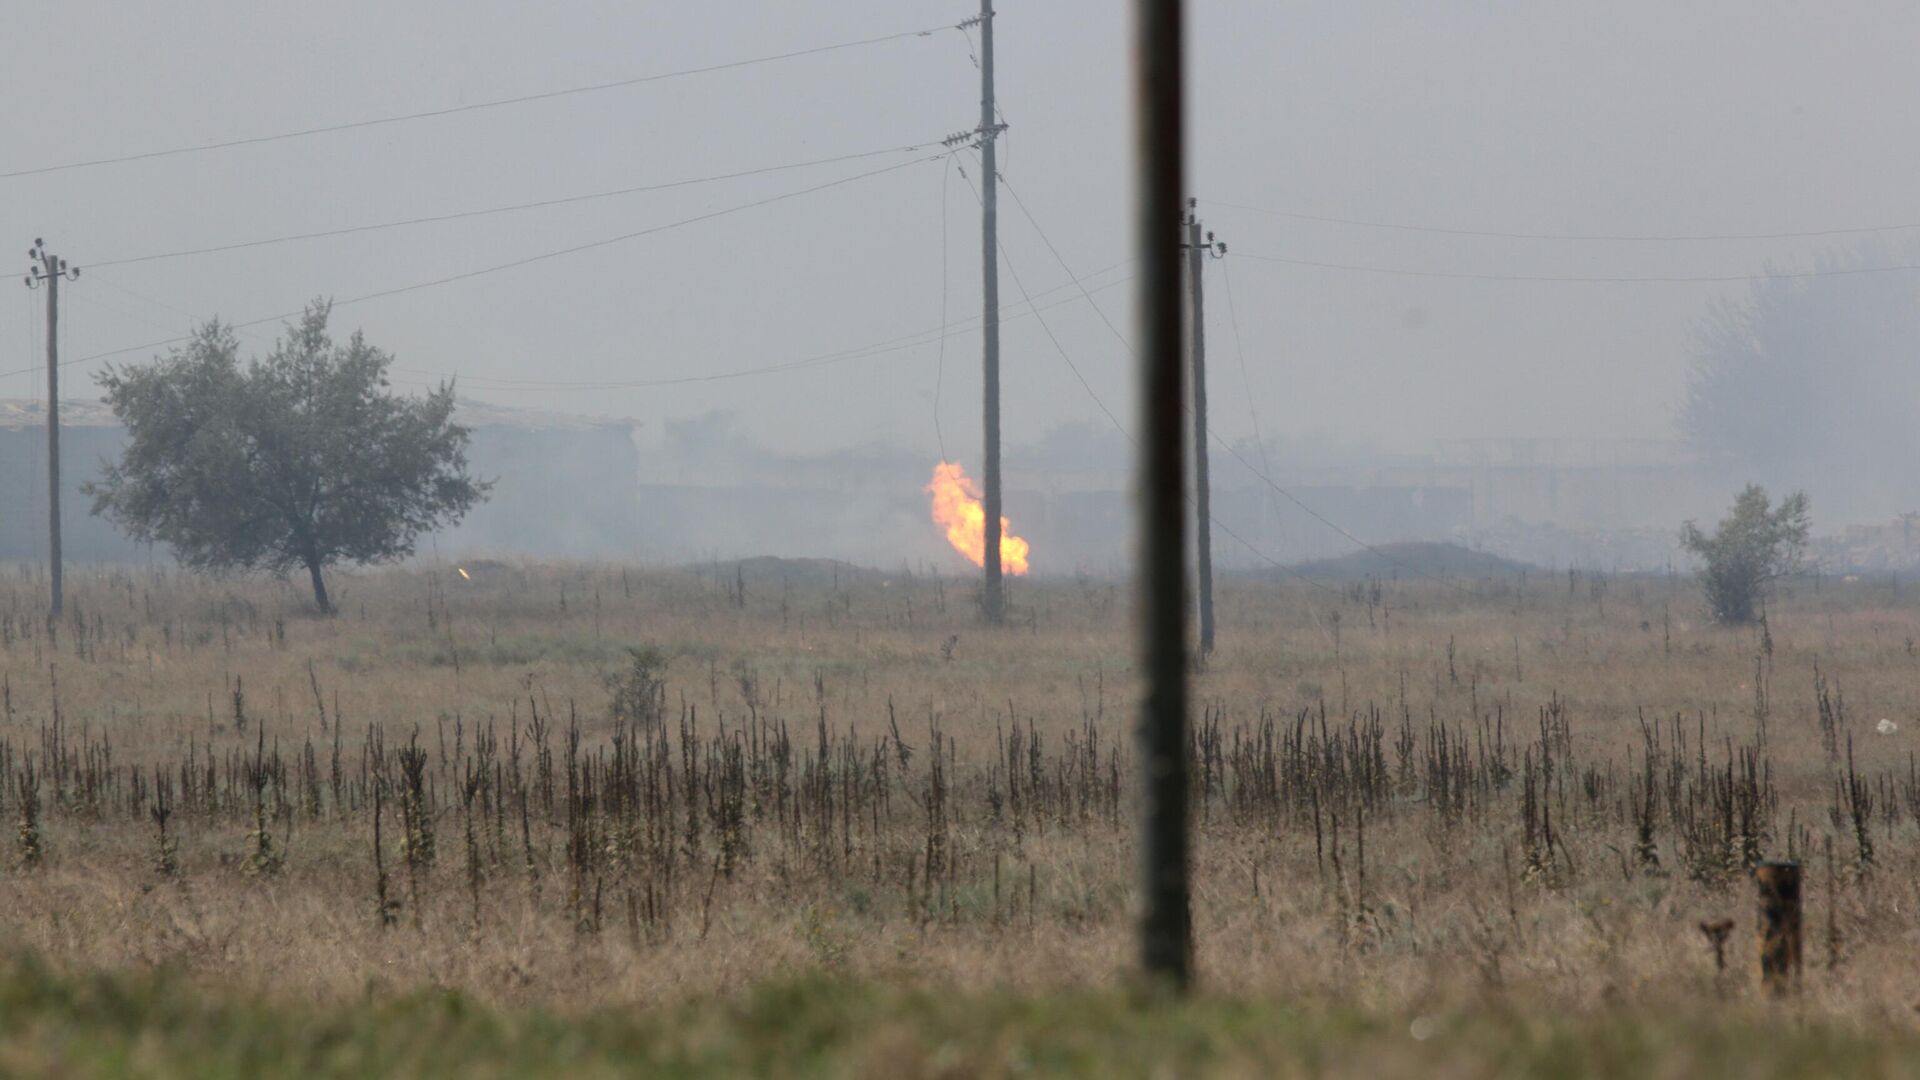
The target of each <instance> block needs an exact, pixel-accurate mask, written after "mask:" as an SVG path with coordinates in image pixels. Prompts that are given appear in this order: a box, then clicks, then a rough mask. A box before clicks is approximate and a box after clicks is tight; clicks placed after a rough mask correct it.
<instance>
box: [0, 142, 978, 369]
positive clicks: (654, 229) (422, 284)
mask: <svg viewBox="0 0 1920 1080" xmlns="http://www.w3.org/2000/svg"><path fill="white" fill-rule="evenodd" d="M942 156H944V153H943V154H941V155H935V156H932V157H924V158H915V159H913V160H911V161H904V162H899V163H896V164H893V165H887V166H884V167H882V168H878V169H871V170H868V171H867V172H863V173H857V174H855V175H852V176H843V177H840V178H838V179H835V180H829V181H827V182H825V183H820V184H814V185H812V186H810V187H805V188H799V189H796V190H792V191H785V192H781V193H779V194H775V195H769V196H766V197H764V198H760V199H755V200H753V201H751V202H746V203H739V204H736V205H733V206H728V207H724V208H722V209H719V210H710V211H708V212H706V213H703V214H696V215H694V216H692V217H688V218H681V219H680V220H677V221H670V222H666V223H664V224H660V225H652V226H649V227H647V228H644V229H636V230H633V231H631V232H625V233H621V234H619V235H617V236H609V237H602V238H601V239H598V240H591V241H588V242H586V243H583V244H573V245H570V246H568V247H564V248H558V249H555V250H552V251H544V252H540V253H538V254H535V255H527V256H523V257H521V258H517V259H511V260H509V261H507V262H503V263H495V264H493V265H491V266H484V267H480V268H478V269H475V270H466V271H462V272H460V273H457V274H447V275H444V276H441V277H437V278H431V279H428V280H425V281H416V282H412V283H410V284H407V285H398V286H394V287H392V288H387V289H379V290H376V291H374V292H369V293H362V294H360V295H358V296H351V297H348V298H346V299H344V300H335V301H332V304H333V306H334V307H347V306H349V305H352V304H360V303H365V302H367V301H369V300H378V299H382V298H385V297H389V296H398V295H401V294H403V293H410V292H417V291H419V290H422V289H431V288H435V287H437V286H441V285H448V284H452V283H454V282H457V281H466V280H469V279H472V278H477V277H481V276H484V275H487V274H494V273H499V272H500V271H503V270H512V269H516V268H518V267H522V266H528V265H531V264H534V263H538V262H544V261H546V260H548V259H557V258H561V257H563V256H567V255H576V254H579V253H580V252H583V251H591V250H594V249H596V248H602V247H607V246H609V245H612V244H618V243H623V242H625V241H628V240H634V239H638V238H640V237H643V236H652V235H655V234H658V233H663V232H667V231H670V230H673V229H679V228H684V227H686V226H689V225H694V224H698V223H700V222H704V221H712V220H714V219H715V218H720V217H726V216H728V215H730V214H737V213H740V212H742V211H746V210H751V209H755V208H758V207H762V206H769V205H772V204H774V203H779V202H784V201H786V200H788V199H795V198H799V197H800V196H803V195H811V194H814V193H817V192H821V191H826V190H828V189H830V188H837V187H842V186H844V185H847V184H851V183H855V182H857V181H860V180H866V179H870V178H872V177H876V176H880V175H883V174H885V173H890V172H896V171H898V170H900V169H905V168H908V167H910V166H913V165H918V164H923V163H925V162H929V161H937V160H939V158H940V157H942ZM299 314H300V311H298V310H294V311H284V312H280V313H278V314H274V315H268V316H265V317H263V318H258V319H249V320H247V321H245V322H236V323H231V324H227V325H228V326H229V327H230V328H232V329H243V328H246V327H249V326H259V325H262V324H265V323H271V322H279V321H281V320H283V319H288V318H292V317H293V316H296V315H299ZM189 337H191V335H185V334H183V335H179V336H176V337H171V338H162V339H160V340H157V341H152V342H145V343H142V344H140V345H132V346H128V347H126V348H122V349H112V350H109V351H107V352H102V353H94V354H92V355H90V356H83V357H76V358H74V359H72V360H64V361H61V366H62V367H65V366H68V365H70V364H80V363H86V362H87V361H90V360H100V359H104V358H106V357H110V356H119V355H122V354H124V353H129V352H138V351H142V350H145V349H151V348H159V347H162V346H166V345H175V344H179V343H180V342H183V341H186V340H188V338H189ZM31 370H32V369H31V368H24V369H21V370H19V371H9V372H4V373H0V378H10V377H12V376H14V375H20V374H24V373H25V372H27V371H31Z"/></svg>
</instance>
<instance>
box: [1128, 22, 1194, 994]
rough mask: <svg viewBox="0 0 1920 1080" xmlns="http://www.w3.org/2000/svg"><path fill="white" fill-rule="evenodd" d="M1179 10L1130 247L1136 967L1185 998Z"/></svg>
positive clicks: (1145, 106) (1150, 26)
mask: <svg viewBox="0 0 1920 1080" xmlns="http://www.w3.org/2000/svg"><path fill="white" fill-rule="evenodd" d="M1181 7H1182V5H1181V2H1180V0H1135V3H1134V70H1133V77H1134V124H1135V127H1134V134H1135V142H1134V161H1135V179H1134V191H1135V194H1134V199H1135V202H1134V237H1135V243H1136V244H1137V245H1138V250H1139V253H1140V266H1141V270H1140V277H1139V286H1138V290H1139V291H1138V292H1137V293H1136V297H1137V300H1136V302H1137V305H1138V308H1139V314H1138V318H1139V320H1140V337H1139V341H1140V346H1141V347H1140V358H1139V368H1138V370H1139V379H1140V382H1139V395H1140V403H1139V409H1140V450H1139V461H1138V465H1137V469H1138V481H1137V483H1138V490H1137V492H1136V494H1135V498H1136V499H1137V500H1138V503H1139V505H1138V510H1137V513H1138V515H1139V518H1138V520H1139V525H1138V531H1139V550H1138V556H1137V557H1138V560H1139V565H1138V567H1137V569H1136V571H1135V572H1136V573H1137V575H1138V580H1139V584H1138V587H1137V601H1136V602H1137V603H1138V605H1139V614H1138V618H1139V620H1140V631H1139V632H1140V643H1139V648H1140V666H1141V673H1142V675H1143V677H1144V680H1145V698H1144V700H1143V701H1142V702H1141V708H1140V716H1139V721H1138V724H1139V726H1138V745H1139V754H1140V769H1141V771H1142V776H1141V788H1142V807H1141V813H1142V820H1141V829H1140V860H1141V872H1142V873H1141V887H1142V897H1141V907H1140V962H1141V966H1142V967H1144V968H1145V970H1146V973H1147V975H1148V976H1149V977H1150V978H1153V979H1156V980H1159V981H1161V982H1163V983H1165V984H1166V985H1168V986H1170V987H1172V988H1173V989H1176V990H1181V991H1184V990H1185V989H1186V988H1187V987H1188V986H1189V985H1191V983H1192V981H1193V912H1192V906H1191V905H1192V900H1191V889H1190V886H1189V880H1188V873H1189V871H1188V861H1189V857H1190V856H1189V851H1188V843H1189V840H1188V822H1187V663H1188V656H1187V612H1186V582H1187V558H1186V537H1187V528H1186V525H1187V522H1186V518H1187V500H1186V460H1185V459H1186V454H1185V450H1186V447H1185V439H1184V436H1185V432H1186V423H1185V421H1186V412H1187V411H1186V402H1185V397H1184V392H1183V391H1184V387H1183V385H1182V375H1183V372H1182V368H1183V367H1184V365H1183V364H1182V360H1183V359H1184V356H1183V355H1182V354H1183V352H1184V345H1185V341H1184V340H1183V339H1184V337H1185V334H1184V330H1185V327H1184V326H1183V325H1182V320H1181V308H1182V304H1181V300H1182V297H1181V286H1182V285H1183V284H1184V283H1183V282H1182V280H1181V278H1182V273H1181V271H1182V267H1181V261H1182V260H1181V257H1180V256H1181V251H1180V239H1181V237H1180V209H1181V201H1182V198H1183V197H1184V195H1185V194H1186V180H1185V176H1184V172H1185V169H1184V160H1183V159H1184V154H1185V132H1184V130H1183V128H1184V115H1183V113H1184V101H1183V92H1184V89H1185V74H1184V72H1183V71H1182V67H1181V65H1182V60H1183V57H1182V48H1183V42H1182V40H1181V31H1182V22H1183V19H1182V11H1181Z"/></svg>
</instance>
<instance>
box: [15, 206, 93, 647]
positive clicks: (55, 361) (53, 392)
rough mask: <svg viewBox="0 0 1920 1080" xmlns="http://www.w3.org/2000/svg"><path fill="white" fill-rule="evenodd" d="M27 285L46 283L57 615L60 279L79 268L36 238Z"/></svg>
mask: <svg viewBox="0 0 1920 1080" xmlns="http://www.w3.org/2000/svg"><path fill="white" fill-rule="evenodd" d="M27 262H28V268H27V288H29V289H37V288H39V287H40V286H41V285H43V284H44V285H45V286H46V287H47V577H48V579H49V581H50V582H51V585H52V603H51V604H50V606H49V608H48V614H49V616H50V617H51V616H58V615H59V614H60V606H61V600H62V597H61V587H60V569H61V563H60V279H61V278H63V277H65V278H68V279H77V278H79V276H80V268H79V267H77V266H68V265H67V260H65V259H62V258H60V257H59V256H57V255H55V254H54V253H53V252H51V251H48V250H47V245H46V242H45V241H43V240H39V239H35V240H34V242H33V246H32V247H30V248H28V249H27Z"/></svg>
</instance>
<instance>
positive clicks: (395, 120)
mask: <svg viewBox="0 0 1920 1080" xmlns="http://www.w3.org/2000/svg"><path fill="white" fill-rule="evenodd" d="M949 29H952V27H951V25H942V26H933V27H927V28H925V29H920V30H903V31H900V32H899V33H894V34H882V35H880V36H878V37H868V38H861V39H858V40H854V41H841V42H836V43H834V44H831V45H816V46H813V47H811V48H806V49H793V50H790V51H787V52H781V53H771V54H768V55H764V56H755V57H749V58H746V59H743V60H730V61H726V62H724V63H718V64H706V65H702V66H700V67H691V68H681V69H679V70H675V71H661V72H654V73H652V74H648V75H636V76H632V77H629V78H624V79H613V80H610V81H607V82H597V83H587V84H584V85H580V86H569V87H562V88H560V89H556V90H544V91H540V92H538V93H532V94H519V95H515V96H512V97H501V98H491V99H488V100H486V101H475V102H469V103H467V104H464V105H449V106H446V107H443V108H438V109H423V110H420V111H418V112H410V113H400V114H398V115H393V116H379V117H371V118H367V119H362V120H349V121H345V122H342V123H337V124H322V125H318V126H315V127H306V128H298V129H294V130H290V131H280V132H274V133H272V134H267V135H249V136H244V137H241V138H233V139H223V140H220V141H217V142H210V143H195V144H192V145H186V146H174V147H168V148H166V149H163V150H146V151H141V152H138V153H131V154H118V155H113V156H108V157H97V158H88V159H84V160H79V161H67V162H61V163H60V164H57V165H37V166H34V167H32V168H25V169H13V170H10V171H7V172H0V180H11V179H15V178H18V177H23V176H41V175H45V174H47V173H57V172H67V171H70V170H73V169H85V168H92V167H94V166H99V165H119V164H124V163H126V162H132V161H149V160H152V159H154V158H164V157H174V156H178V155H181V154H198V153H204V152H206V151H210V150H226V149H231V148H233V147H239V146H256V145H259V144H261V143H271V142H282V141H285V140H288V139H300V138H306V137H308V136H312V135H325V134H331V133H333V132H339V131H352V130H357V129H360V128H370V127H379V126H383V125H389V124H402V123H409V122H412V121H416V120H429V119H434V118H437V117H443V116H454V115H458V114H461V113H470V112H479V111H481V110H484V109H497V108H502V107H504V106H509V105H525V104H528V103H530V102H536V101H550V100H553V99H555V98H563V97H570V96H574V95H578V94H593V93H599V92H602V91H606V90H617V89H620V88H622V87H628V86H640V85H644V84H646V83H654V82H663V81H666V80H668V79H680V78H685V77H687V76H691V75H708V74H712V73H714V72H719V71H731V70H734V69H736V68H744V67H753V66H756V65H759V64H769V63H775V62H778V61H782V60H795V59H799V58H800V57H805V56H818V55H821V54H823V53H831V52H839V51H843V50H846V49H855V48H861V47H864V46H868V45H880V44H885V43H888V42H894V41H902V40H905V39H907V38H916V37H931V36H932V35H934V34H936V33H938V32H940V31H942V30H949Z"/></svg>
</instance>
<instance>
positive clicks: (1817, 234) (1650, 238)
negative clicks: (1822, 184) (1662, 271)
mask: <svg viewBox="0 0 1920 1080" xmlns="http://www.w3.org/2000/svg"><path fill="white" fill-rule="evenodd" d="M1207 204H1208V205H1209V206H1224V207H1228V208H1231V209H1234V210H1246V211H1250V212H1252V213H1255V214H1265V215H1267V216H1269V217H1277V218H1288V219H1291V220H1294V221H1313V222H1319V223H1321V224H1325V225H1353V226H1358V227H1360V228H1364V229H1388V230H1391V231H1394V232H1415V233H1434V234H1438V235H1441V236H1483V237H1491V238H1495V239H1500V240H1573V241H1608V242H1616V243H1691V242H1702V241H1720V240H1813V239H1819V238H1821V237H1828V236H1858V235H1861V234H1864V233H1881V232H1903V231H1906V230H1910V229H1920V222H1911V223H1907V224H1900V225H1855V226H1847V227H1842V228H1837V229H1802V230H1792V231H1781V232H1748V233H1550V232H1520V231H1512V230H1501V229H1458V228H1448V227H1445V226H1439V225H1412V224H1407V223H1404V222H1390V221H1367V220H1363V219H1360V218H1345V217H1329V216H1326V215H1322V214H1304V213H1299V212H1297V211H1289V210H1270V209H1267V208H1266V207H1261V206H1249V205H1247V204H1245V203H1232V202H1220V201H1219V200H1216V199H1209V200H1208V201H1207Z"/></svg>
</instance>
